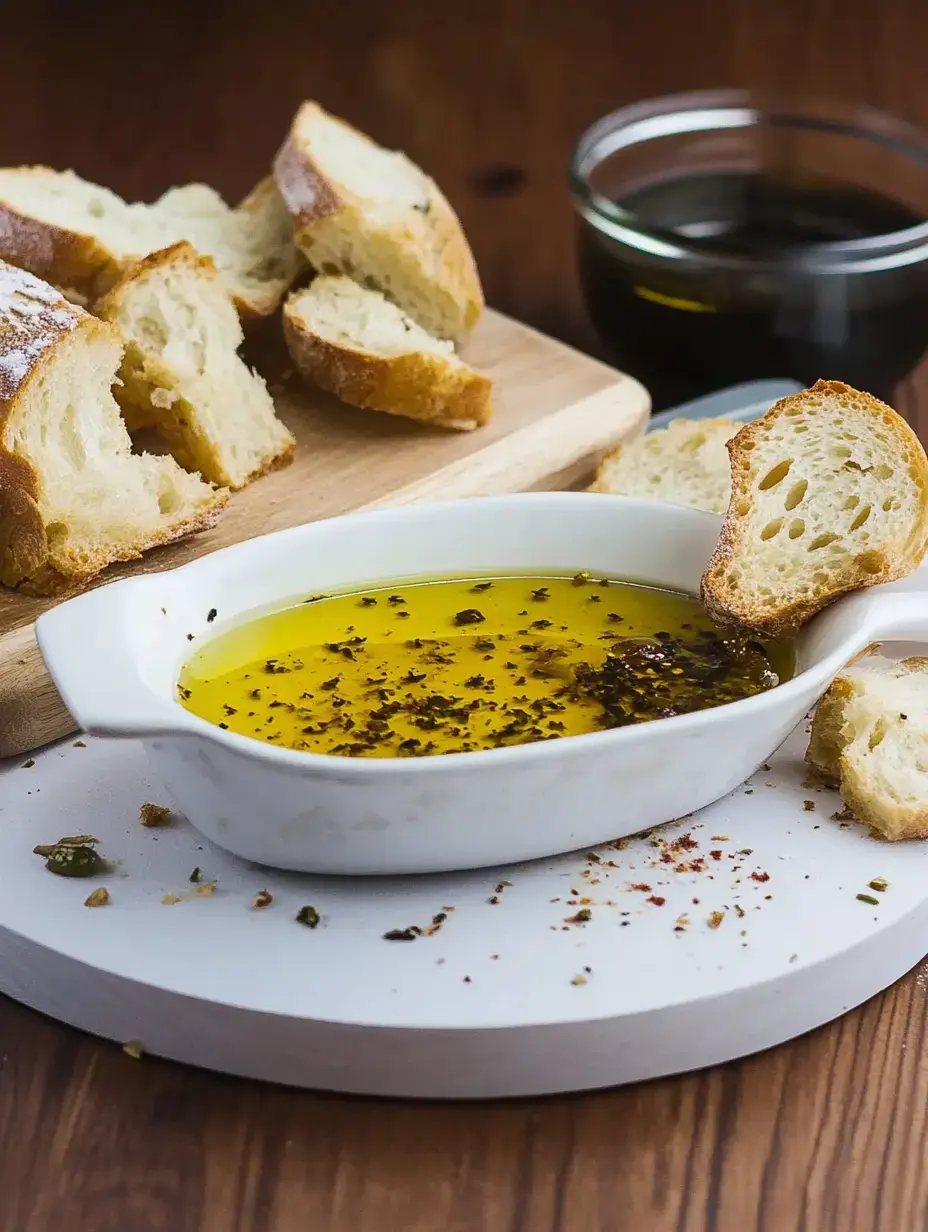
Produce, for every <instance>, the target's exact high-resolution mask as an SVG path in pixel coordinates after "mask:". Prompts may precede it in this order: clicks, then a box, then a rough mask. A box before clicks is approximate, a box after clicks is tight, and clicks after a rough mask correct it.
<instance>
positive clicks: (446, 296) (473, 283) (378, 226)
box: [274, 103, 483, 342]
mask: <svg viewBox="0 0 928 1232" xmlns="http://www.w3.org/2000/svg"><path fill="white" fill-rule="evenodd" d="M274 174H275V178H276V180H277V187H278V188H279V189H280V192H281V195H282V196H283V199H284V201H285V202H286V203H287V206H288V207H289V210H290V213H291V215H292V217H293V225H294V235H295V238H296V242H297V245H298V246H299V247H300V248H301V249H302V251H303V253H304V254H305V256H306V257H307V259H308V261H309V263H310V265H312V266H313V268H314V269H316V270H317V271H318V272H319V273H323V274H347V275H348V276H349V277H351V278H354V279H356V280H357V281H358V282H361V283H363V284H364V285H366V286H368V287H374V288H376V289H377V290H379V291H382V292H383V293H384V294H385V295H387V296H388V297H389V298H390V299H391V300H393V301H394V303H396V304H398V305H399V307H400V308H402V309H403V311H404V312H406V313H407V314H408V315H409V316H410V317H412V319H413V320H414V321H416V322H418V324H419V325H421V326H422V328H423V329H425V330H427V331H428V332H429V333H431V334H434V335H435V336H436V337H438V338H451V339H454V340H455V341H458V342H460V341H461V340H462V338H463V337H464V336H465V335H466V334H467V333H468V331H469V330H470V329H471V328H472V327H473V326H474V325H475V324H476V322H477V320H478V319H479V317H480V313H481V311H482V310H483V292H482V291H481V288H480V280H479V278H478V276H477V269H476V266H475V265H474V259H473V256H472V255H471V251H470V247H469V246H468V243H467V240H466V238H465V236H464V232H463V231H462V229H461V225H460V223H459V222H458V219H457V217H456V216H455V213H454V211H453V210H452V208H451V206H450V205H449V204H448V202H447V201H446V199H445V197H444V196H443V195H442V193H441V192H440V190H439V189H438V186H437V185H436V184H435V183H434V181H433V180H431V179H429V177H428V176H427V175H425V174H424V173H423V172H422V171H420V170H419V168H418V167H417V166H416V165H415V164H414V163H412V162H411V161H410V160H409V159H408V158H407V157H406V156H405V154H401V153H399V152H396V151H392V150H385V149H383V148H382V147H380V146H378V145H376V144H375V143H374V142H373V141H371V140H370V138H368V137H366V136H364V134H363V133H359V132H358V131H357V130H356V129H353V128H351V127H350V126H349V125H348V124H345V123H344V122H343V121H342V120H338V119H336V118H335V117H334V116H330V115H327V114H326V112H325V111H323V110H322V108H321V107H319V106H318V105H317V104H316V103H304V104H303V105H302V106H301V107H300V109H299V111H298V112H297V114H296V117H295V118H294V121H293V125H292V127H291V129H290V133H289V136H288V137H287V140H286V142H285V143H284V145H283V147H282V149H281V150H280V152H279V153H278V155H277V158H276V160H275V163H274Z"/></svg>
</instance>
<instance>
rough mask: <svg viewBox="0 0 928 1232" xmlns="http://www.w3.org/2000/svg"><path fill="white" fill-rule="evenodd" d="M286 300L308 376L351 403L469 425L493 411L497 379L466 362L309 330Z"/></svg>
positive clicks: (289, 325) (290, 330) (288, 329)
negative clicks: (367, 346)
mask: <svg viewBox="0 0 928 1232" xmlns="http://www.w3.org/2000/svg"><path fill="white" fill-rule="evenodd" d="M288 308H289V305H285V306H284V316H283V326H284V337H285V339H286V341H287V347H288V349H289V351H290V355H291V357H292V359H293V362H294V364H295V365H296V368H297V370H298V371H299V372H300V374H301V375H302V376H303V377H305V379H306V380H308V381H311V382H312V383H313V384H314V385H318V386H319V387H320V388H321V389H325V390H326V391H327V392H328V393H331V394H335V396H336V397H337V398H340V399H341V400H342V402H347V403H348V404H349V405H350V406H360V407H366V408H368V409H369V410H374V411H383V412H385V413H386V414H388V415H403V416H406V417H407V418H408V419H417V420H419V421H420V422H422V423H428V424H434V425H436V426H438V427H443V428H456V429H459V430H462V431H468V430H470V429H471V428H476V427H479V426H480V425H481V424H485V423H486V422H487V421H488V420H489V418H490V416H491V414H492V409H493V408H492V403H491V394H492V389H493V385H492V382H491V381H490V379H489V378H488V377H485V376H483V375H482V374H481V373H479V372H475V371H474V370H473V368H469V367H467V365H466V364H461V365H456V364H455V365H452V364H450V363H449V362H448V360H447V359H446V358H445V357H444V356H441V355H430V354H428V353H426V352H423V351H415V352H409V353H408V354H405V355H395V356H394V355H391V356H383V355H373V354H371V353H369V352H366V351H359V350H355V349H354V348H353V347H351V346H350V345H348V344H347V343H346V344H344V345H341V344H338V343H334V342H330V341H329V340H328V339H326V338H321V337H320V336H319V335H318V334H313V333H310V332H308V331H307V330H306V329H305V328H304V327H303V326H302V325H301V324H300V323H299V320H298V318H296V317H295V316H294V315H293V314H292V313H291V312H289V311H288Z"/></svg>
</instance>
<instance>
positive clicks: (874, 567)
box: [857, 551, 886, 577]
mask: <svg viewBox="0 0 928 1232" xmlns="http://www.w3.org/2000/svg"><path fill="white" fill-rule="evenodd" d="M857 565H858V568H860V569H863V571H864V573H869V574H870V575H871V577H875V576H876V575H877V574H879V573H882V572H883V570H884V568H885V567H886V561H885V560H884V557H883V553H882V552H877V551H870V552H861V554H860V555H859V556H858V557H857Z"/></svg>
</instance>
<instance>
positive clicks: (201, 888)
mask: <svg viewBox="0 0 928 1232" xmlns="http://www.w3.org/2000/svg"><path fill="white" fill-rule="evenodd" d="M193 892H194V894H197V895H199V897H200V898H210V897H211V896H212V895H213V894H215V893H216V882H215V881H204V882H203V884H202V885H198V886H197V887H196V889H195V890H194V891H193Z"/></svg>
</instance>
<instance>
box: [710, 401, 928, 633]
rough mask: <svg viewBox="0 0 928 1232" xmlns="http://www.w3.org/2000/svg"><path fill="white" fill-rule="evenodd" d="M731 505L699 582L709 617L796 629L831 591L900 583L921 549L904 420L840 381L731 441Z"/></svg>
mask: <svg viewBox="0 0 928 1232" xmlns="http://www.w3.org/2000/svg"><path fill="white" fill-rule="evenodd" d="M728 452H729V454H730V456H731V469H732V499H731V503H730V505H729V507H728V513H727V514H726V517H725V522H724V525H723V528H722V534H721V538H720V539H719V544H718V547H717V548H716V550H715V552H714V554H713V555H712V557H711V559H710V561H709V564H708V566H707V568H706V572H705V574H704V575H703V579H702V598H703V603H704V604H705V607H706V609H707V610H708V612H709V614H710V615H711V616H712V617H713V618H714V619H716V620H718V621H720V622H722V623H725V624H738V625H742V626H745V627H747V628H750V629H754V630H757V631H758V632H762V633H769V634H784V633H789V632H792V631H793V630H795V629H797V628H798V627H799V626H800V625H802V624H803V623H804V622H805V621H806V620H808V619H809V617H811V616H812V615H814V614H815V613H816V612H818V611H820V610H821V609H822V608H823V607H825V606H826V605H827V604H829V603H831V602H832V600H834V599H836V598H838V596H839V595H842V594H845V593H846V592H848V591H851V590H857V589H860V588H861V587H864V586H874V585H876V584H877V583H879V582H890V581H893V580H895V579H897V578H901V577H905V576H906V575H908V574H909V573H911V572H912V571H913V570H914V569H916V568H917V567H918V565H919V564H920V562H921V560H922V557H923V556H924V554H925V546H926V541H928V459H926V457H925V451H924V449H923V448H922V446H921V444H920V443H919V440H918V437H917V436H916V435H915V433H914V432H913V431H912V429H911V428H910V427H909V426H908V424H907V423H906V422H905V420H904V419H902V417H901V416H899V415H897V414H896V412H895V411H893V410H892V409H891V408H890V407H888V406H886V405H885V403H883V402H879V401H878V400H877V399H876V398H873V397H871V396H870V395H869V394H864V393H859V392H858V391H857V390H855V389H851V388H850V387H849V386H847V385H843V384H841V383H840V382H838V381H819V382H818V383H817V384H815V385H814V386H813V387H812V388H811V389H809V390H805V391H803V392H802V393H798V394H792V395H790V397H788V398H783V399H781V401H779V402H777V403H775V404H774V405H773V406H772V407H771V408H770V410H769V411H768V412H767V413H766V415H764V416H763V417H762V418H761V419H758V420H756V421H755V422H754V423H750V424H747V425H746V426H745V427H743V428H742V429H741V431H740V432H739V433H738V434H737V436H735V437H734V438H733V439H732V440H731V441H730V442H729V444H728Z"/></svg>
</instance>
